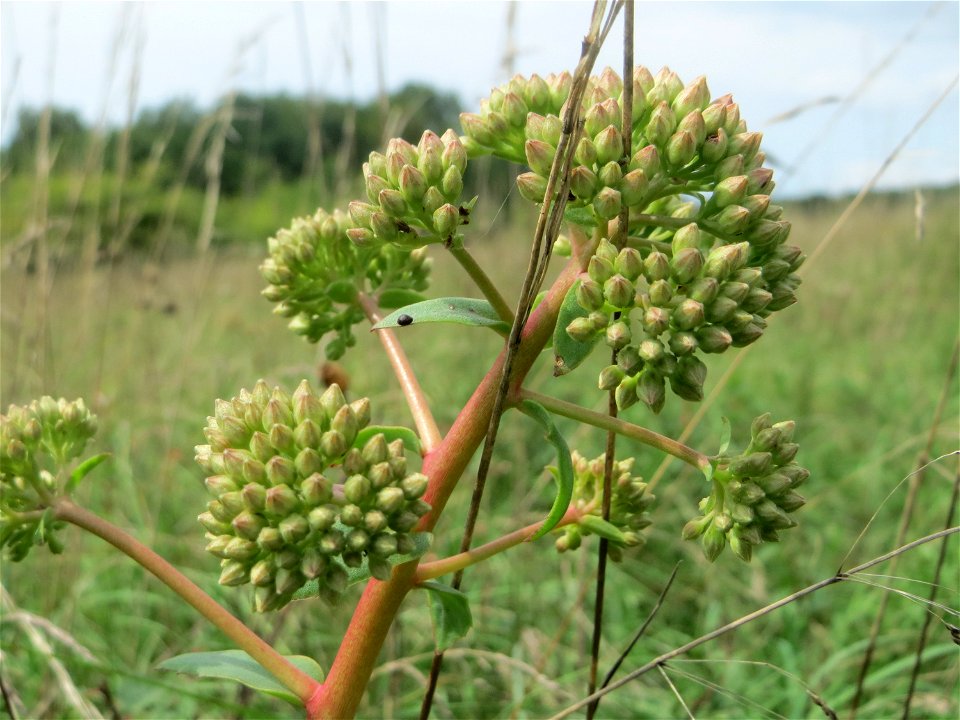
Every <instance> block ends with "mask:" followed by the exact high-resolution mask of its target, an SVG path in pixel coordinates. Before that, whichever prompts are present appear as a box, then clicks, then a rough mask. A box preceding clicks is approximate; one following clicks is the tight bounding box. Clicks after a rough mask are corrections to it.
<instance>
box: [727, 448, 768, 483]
mask: <svg viewBox="0 0 960 720" xmlns="http://www.w3.org/2000/svg"><path fill="white" fill-rule="evenodd" d="M772 461H773V457H772V456H771V454H770V453H769V452H754V453H750V454H749V455H740V456H739V457H736V458H734V459H733V460H731V461H730V467H729V470H730V472H731V473H732V474H733V475H735V476H736V477H759V476H761V475H766V473H767V472H768V471H769V470H770V467H771V465H772Z"/></svg>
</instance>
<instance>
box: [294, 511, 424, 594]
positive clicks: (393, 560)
mask: <svg viewBox="0 0 960 720" xmlns="http://www.w3.org/2000/svg"><path fill="white" fill-rule="evenodd" d="M334 527H339V529H340V530H341V531H343V532H345V533H346V532H349V531H350V529H351V528H348V527H346V526H345V525H341V524H340V523H339V521H338V522H337V524H336V525H334ZM410 537H411V538H413V544H414V546H415V547H414V549H413V552H411V553H407V554H406V555H394V556H392V557H388V558H387V562H389V563H390V564H391V565H393V566H394V567H396V566H397V565H403V564H404V563H406V562H410V561H411V560H416V559H417V558H419V557H423V556H424V555H425V554H426V552H427V550H429V549H430V545H431V543H433V533H426V532H423V533H413V534H411V535H410ZM334 562H337V561H334ZM340 564H341V565H342V563H340ZM343 568H344V570H346V571H347V586H348V587H349V586H350V585H356V584H357V583H359V582H364V581H365V580H369V579H370V567H369V565H368V563H367V558H366V556H364V558H363V564H362V565H360V567H355V568H354V567H347V566H346V565H344V566H343ZM319 592H320V581H319V580H310V581H309V582H307V584H306V585H304V586H303V587H302V588H300V589H299V590H297V591H296V592H295V593H294V594H293V598H292V599H293V600H315V599H316V598H317V597H318V596H319Z"/></svg>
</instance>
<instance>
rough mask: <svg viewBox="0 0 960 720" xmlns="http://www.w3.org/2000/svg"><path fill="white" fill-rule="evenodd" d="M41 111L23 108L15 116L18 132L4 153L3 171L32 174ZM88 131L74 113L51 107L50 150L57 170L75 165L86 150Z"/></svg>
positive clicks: (79, 161) (80, 160) (34, 164)
mask: <svg viewBox="0 0 960 720" xmlns="http://www.w3.org/2000/svg"><path fill="white" fill-rule="evenodd" d="M42 114H43V111H42V110H37V109H35V108H23V109H21V110H20V111H19V112H18V113H17V122H16V127H17V130H16V132H15V133H14V135H13V138H12V139H11V140H10V143H9V144H8V145H7V147H6V148H4V150H3V156H2V157H3V166H4V171H5V172H11V173H32V172H33V171H34V169H35V166H36V157H37V142H38V140H39V134H40V118H41V116H42ZM88 138H89V131H88V129H87V127H86V125H84V123H83V120H81V119H80V116H79V115H78V114H77V113H76V112H75V111H73V110H67V109H64V108H56V107H55V108H51V110H50V150H51V152H52V153H55V154H56V156H55V163H56V167H57V168H67V167H76V166H78V165H79V164H80V163H81V162H82V159H83V155H84V151H85V149H86V147H87V141H88Z"/></svg>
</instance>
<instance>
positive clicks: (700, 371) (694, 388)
mask: <svg viewBox="0 0 960 720" xmlns="http://www.w3.org/2000/svg"><path fill="white" fill-rule="evenodd" d="M706 379H707V366H706V365H704V364H703V362H702V361H701V360H700V359H699V358H696V357H694V356H692V355H687V356H686V357H682V358H680V360H679V362H678V363H677V369H676V371H675V372H674V373H673V375H671V376H670V387H671V389H672V390H673V392H674V393H675V394H676V395H677V396H678V397H680V398H683V399H684V400H690V401H692V402H700V401H701V400H703V383H704V381H705V380H706Z"/></svg>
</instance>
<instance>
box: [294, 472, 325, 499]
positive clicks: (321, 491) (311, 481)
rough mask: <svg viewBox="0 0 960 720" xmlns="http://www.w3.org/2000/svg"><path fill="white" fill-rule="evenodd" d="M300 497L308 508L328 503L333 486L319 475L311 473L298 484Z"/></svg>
mask: <svg viewBox="0 0 960 720" xmlns="http://www.w3.org/2000/svg"><path fill="white" fill-rule="evenodd" d="M300 497H301V498H303V501H304V502H305V503H306V504H307V505H308V506H310V507H316V506H317V505H322V504H323V503H328V502H330V500H331V499H332V498H333V485H332V483H331V482H330V481H329V480H328V479H327V478H325V477H324V476H323V475H321V474H320V473H318V472H315V473H312V474H311V475H309V476H308V477H307V478H305V479H304V480H303V482H301V483H300Z"/></svg>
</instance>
